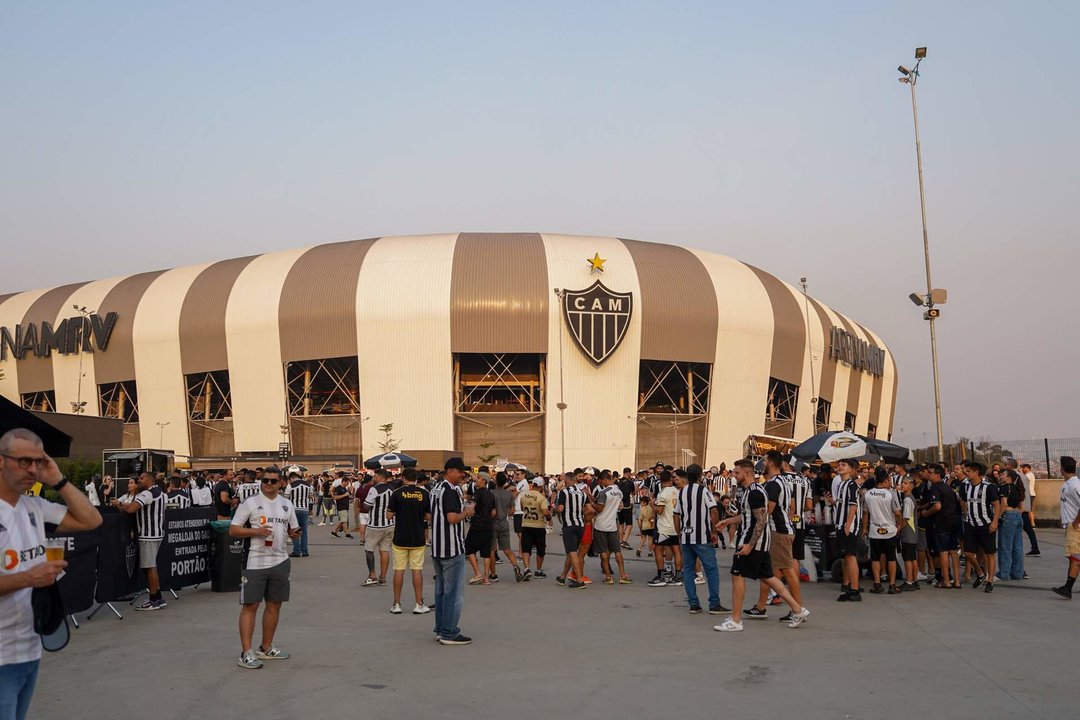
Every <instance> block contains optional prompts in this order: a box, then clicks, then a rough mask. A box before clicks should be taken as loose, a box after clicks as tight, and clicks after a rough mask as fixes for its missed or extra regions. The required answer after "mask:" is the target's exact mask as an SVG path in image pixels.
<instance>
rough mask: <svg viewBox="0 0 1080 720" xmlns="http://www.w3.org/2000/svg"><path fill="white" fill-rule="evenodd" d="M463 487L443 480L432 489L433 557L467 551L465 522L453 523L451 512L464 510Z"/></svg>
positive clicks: (442, 557) (444, 556)
mask: <svg viewBox="0 0 1080 720" xmlns="http://www.w3.org/2000/svg"><path fill="white" fill-rule="evenodd" d="M463 505H464V497H463V496H462V494H461V489H460V488H458V487H457V486H455V485H454V484H453V483H451V482H449V481H447V480H443V481H441V482H439V483H436V484H435V487H433V488H432V489H431V557H433V558H440V559H445V558H452V557H456V556H458V555H461V554H462V553H464V552H465V523H461V522H459V523H451V522H450V520H449V519H448V514H449V513H460V512H462V509H463V507H462V506H463Z"/></svg>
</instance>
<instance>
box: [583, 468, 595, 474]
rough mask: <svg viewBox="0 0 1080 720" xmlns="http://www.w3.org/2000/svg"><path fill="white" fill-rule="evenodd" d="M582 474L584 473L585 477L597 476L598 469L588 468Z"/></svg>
mask: <svg viewBox="0 0 1080 720" xmlns="http://www.w3.org/2000/svg"><path fill="white" fill-rule="evenodd" d="M581 472H582V473H584V474H585V475H595V474H596V468H594V467H587V468H585V469H584V470H582V471H581Z"/></svg>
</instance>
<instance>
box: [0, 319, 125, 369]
mask: <svg viewBox="0 0 1080 720" xmlns="http://www.w3.org/2000/svg"><path fill="white" fill-rule="evenodd" d="M116 317H117V316H116V313H114V312H111V313H107V314H106V315H105V317H102V316H100V315H97V314H91V315H88V316H86V317H73V318H67V319H65V320H61V321H60V322H59V324H57V326H56V327H55V328H54V327H53V326H52V323H50V322H48V321H42V322H41V323H40V327H39V324H38V323H26V324H25V325H22V324H20V325H16V326H15V330H14V331H12V330H11V328H8V327H2V328H0V360H7V359H8V351H10V352H11V355H12V357H14V358H15V359H16V360H22V359H23V358H25V357H26V354H27V353H32V354H33V355H34V357H41V358H44V357H49V356H50V355H52V351H53V350H55V351H56V352H58V353H60V354H61V355H71V354H72V353H77V352H80V351H82V352H94V349H95V347H96V348H97V349H98V350H101V351H104V350H105V349H107V348H108V347H109V338H110V337H111V336H112V331H113V329H114V328H115V327H116Z"/></svg>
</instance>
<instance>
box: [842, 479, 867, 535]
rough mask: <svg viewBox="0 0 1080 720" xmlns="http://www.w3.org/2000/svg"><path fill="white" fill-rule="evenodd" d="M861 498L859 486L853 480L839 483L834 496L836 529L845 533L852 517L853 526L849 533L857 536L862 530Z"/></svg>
mask: <svg viewBox="0 0 1080 720" xmlns="http://www.w3.org/2000/svg"><path fill="white" fill-rule="evenodd" d="M862 513H863V506H862V498H860V497H859V486H858V485H856V484H855V481H854V480H844V481H843V482H842V483H840V487H839V488H838V489H837V495H836V529H837V530H841V531H847V529H848V523H850V522H851V519H852V517H853V516H854V518H855V524H854V525H852V526H851V533H852V534H857V533H858V532H860V531H861V530H862Z"/></svg>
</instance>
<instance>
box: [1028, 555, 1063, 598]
mask: <svg viewBox="0 0 1080 720" xmlns="http://www.w3.org/2000/svg"><path fill="white" fill-rule="evenodd" d="M1028 554H1029V555H1030V554H1031V553H1028ZM1050 589H1051V590H1053V591H1054V594H1055V595H1060V596H1061V597H1063V598H1065V599H1066V600H1072V590H1070V589H1069V588H1067V587H1065V586H1064V585H1062V586H1061V587H1056V588H1050Z"/></svg>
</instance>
